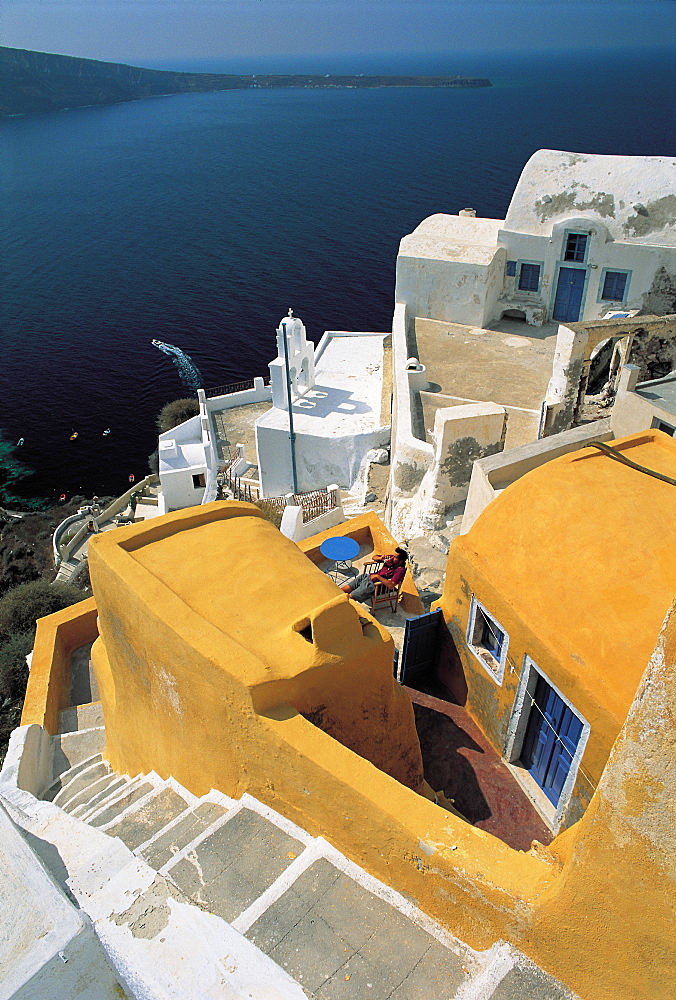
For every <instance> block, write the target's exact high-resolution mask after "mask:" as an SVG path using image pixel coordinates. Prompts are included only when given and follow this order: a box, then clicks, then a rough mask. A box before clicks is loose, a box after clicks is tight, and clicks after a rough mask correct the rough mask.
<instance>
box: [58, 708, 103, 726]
mask: <svg viewBox="0 0 676 1000" xmlns="http://www.w3.org/2000/svg"><path fill="white" fill-rule="evenodd" d="M102 726H103V708H102V706H101V702H100V701H92V702H89V703H88V704H86V705H75V706H73V707H72V708H65V709H64V710H63V712H61V713H60V714H59V730H60V732H61V733H75V732H78V731H80V730H82V729H98V728H100V727H102Z"/></svg>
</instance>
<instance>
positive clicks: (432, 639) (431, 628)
mask: <svg viewBox="0 0 676 1000" xmlns="http://www.w3.org/2000/svg"><path fill="white" fill-rule="evenodd" d="M442 621H443V618H442V614H441V608H437V610H436V611H432V612H430V614H428V615H418V616H417V617H416V618H409V619H408V621H407V622H406V629H405V631H404V645H403V648H402V651H401V658H400V660H399V663H398V667H397V680H398V681H399V683H400V684H407V683H408V681H409V680H410V679H411V678H412V677H416V676H417V675H418V674H422V673H425V672H426V671H427V670H432V669H434V667H435V666H436V662H437V654H438V651H439V626H440V624H441V622H442Z"/></svg>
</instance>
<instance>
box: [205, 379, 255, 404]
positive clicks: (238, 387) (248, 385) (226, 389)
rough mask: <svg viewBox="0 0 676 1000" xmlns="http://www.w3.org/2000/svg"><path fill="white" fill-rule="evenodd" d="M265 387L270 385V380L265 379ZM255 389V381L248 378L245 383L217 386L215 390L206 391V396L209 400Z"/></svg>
mask: <svg viewBox="0 0 676 1000" xmlns="http://www.w3.org/2000/svg"><path fill="white" fill-rule="evenodd" d="M263 385H270V378H269V376H268V377H267V378H264V379H263ZM254 388H255V379H252V378H248V379H246V380H245V381H244V382H232V383H231V384H230V385H217V386H215V387H214V388H213V389H205V390H204V395H205V396H206V397H207V399H213V398H214V396H229V395H230V393H231V392H245V391H246V390H247V389H254Z"/></svg>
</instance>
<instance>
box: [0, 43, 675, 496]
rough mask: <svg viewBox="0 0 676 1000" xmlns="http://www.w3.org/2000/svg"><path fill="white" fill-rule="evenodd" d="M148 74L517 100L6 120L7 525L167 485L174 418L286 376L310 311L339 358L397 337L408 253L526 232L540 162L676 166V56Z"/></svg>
mask: <svg viewBox="0 0 676 1000" xmlns="http://www.w3.org/2000/svg"><path fill="white" fill-rule="evenodd" d="M145 65H147V66H149V67H154V68H160V69H175V70H192V71H220V72H251V73H264V72H288V73H294V72H295V73H315V72H322V73H423V74H430V75H433V74H440V73H452V74H461V75H475V76H484V77H488V78H489V79H490V80H491V82H492V84H493V86H491V87H489V88H482V89H457V90H447V89H444V90H441V89H424V88H397V89H375V90H354V89H346V90H340V89H326V90H304V89H291V90H268V91H266V90H257V89H251V90H243V91H230V92H228V91H226V92H222V93H210V94H192V95H177V96H169V97H161V98H153V99H148V100H142V101H136V102H132V103H127V104H118V105H109V106H106V107H87V108H78V109H72V110H66V111H59V112H52V113H48V114H31V115H24V116H16V117H10V118H4V119H2V120H0V153H1V156H0V189H1V192H2V206H1V208H0V228H1V233H0V240H1V243H0V505H4V506H7V507H10V508H12V509H14V510H29V509H33V508H40V507H44V506H47V505H49V504H52V503H54V502H55V501H58V498H59V497H60V496H62V495H65V496H66V497H68V498H69V499H70V498H71V497H73V496H76V495H83V496H88V497H91V496H92V495H93V494H97V495H99V496H106V495H117V494H120V493H122V492H124V490H125V489H127V488H128V485H129V476H130V475H133V476H135V478H136V480H139V479H141V478H142V477H143V476H144V475H146V474H147V472H148V456H149V454H150V453H151V452H152V451H153V450H154V448H155V447H156V444H157V439H156V433H157V432H156V428H155V420H156V416H157V413H158V411H159V410H160V408H161V407H162V406H163V405H164V404H165V403H166V402H168V401H170V400H173V399H176V398H179V397H185V396H191V395H194V394H195V388H196V386H198V385H200V384H201V385H202V386H203V387H205V388H210V387H214V386H219V385H223V384H229V383H233V382H239V381H240V380H244V379H248V378H251V377H253V376H255V375H266V374H267V373H268V369H267V365H268V362H269V361H271V360H272V358H273V357H274V355H275V350H276V349H275V329H276V327H277V325H278V323H279V320H280V319H281V317H282V316H283V315H285V314H286V313H287V310H288V309H289V308H292V309H293V310H294V312H295V314H296V315H298V316H300V317H301V318H302V320H303V322H304V323H305V325H306V328H307V331H308V335H309V336H310V337H311V338H312V339H314V340H315V341H318V340H319V338H320V337H321V335H322V333H323V331H324V330H371V331H385V330H388V329H390V326H391V317H392V310H393V291H394V269H395V260H396V255H397V248H398V245H399V241H400V239H401V238H402V237H403V236H404V235H405V234H407V233H410V232H411V231H412V230H413V229H414V228H415V226H416V225H418V223H419V222H420V221H421V220H422V219H424V218H425V217H426V216H428V215H431V214H433V213H435V212H449V213H456V212H458V210H460V209H462V208H465V207H468V206H471V207H473V208H475V209H476V211H477V214H478V215H480V216H485V217H491V218H504V215H505V212H506V210H507V206H508V204H509V200H510V197H511V194H512V191H513V189H514V186H515V184H516V181H517V180H518V177H519V174H520V172H521V170H522V168H523V166H524V164H525V162H526V161H527V159H528V158H529V156H530V155H531V154H532V153H533V152H534V151H535V150H537V149H540V148H554V149H564V150H572V151H575V152H588V153H617V154H624V155H662V156H665V155H672V154H673V153H674V152H675V150H674V107H676V100H675V98H676V83H675V72H674V61H673V53H672V52H670V51H666V50H664V51H646V50H626V51H621V50H613V51H603V52H593V51H589V50H576V51H570V52H568V51H557V52H548V53H542V52H523V51H522V52H502V53H495V52H493V53H481V52H465V53H461V54H457V53H456V54H453V55H451V54H443V53H442V54H437V55H433V56H426V57H423V56H420V55H417V56H415V55H407V54H405V53H403V54H399V55H396V56H395V55H392V56H387V57H385V56H366V55H363V54H362V55H360V56H350V55H344V56H335V57H331V58H329V57H321V58H320V57H316V58H313V57H309V56H308V57H305V58H299V57H288V58H286V59H282V58H277V59H276V60H273V59H267V60H266V59H258V60H255V59H249V60H239V61H232V60H231V61H225V60H220V61H219V60H210V61H208V62H206V61H204V62H196V61H194V60H193V61H191V62H187V61H186V62H184V63H176V62H173V63H170V64H162V63H159V62H153V61H150V60H147V61H145ZM154 339H155V340H159V341H162V342H163V343H164V344H168V345H170V346H171V347H172V348H175V349H176V351H175V352H173V353H172V351H163V350H161V349H158V348H157V347H156V346H153V344H152V341H153V340H154ZM186 357H187V359H188V362H187V363H184V359H185V358H186ZM195 370H196V371H197V374H195ZM106 431H107V432H108V433H104V432H106ZM75 434H77V436H76V437H74V436H73V435H75ZM20 441H21V442H22V443H19V442H20Z"/></svg>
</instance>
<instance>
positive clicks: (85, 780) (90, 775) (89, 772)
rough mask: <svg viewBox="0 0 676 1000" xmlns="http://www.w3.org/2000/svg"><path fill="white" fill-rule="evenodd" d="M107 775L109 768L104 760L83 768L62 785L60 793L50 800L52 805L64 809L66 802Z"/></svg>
mask: <svg viewBox="0 0 676 1000" xmlns="http://www.w3.org/2000/svg"><path fill="white" fill-rule="evenodd" d="M109 774H110V768H109V766H108V764H107V763H106V762H105V760H99V761H97V762H96V763H94V764H90V765H89V767H85V768H83V769H82V770H81V771H79V772H78V773H77V774H76V775H74V776H73V777H71V778H70V780H69V781H67V782H66V783H65V784H64V786H63V788H62V789H61V791H60V792H58V793H57V795H55V796H54V799H53V800H52V801H53V802H54V805H55V806H60V807H61V808H62V809H64V808H65V806H66V805H67V804H68V802H70V800H71V799H72V798H73V797H75V796H77V794H78V793H79V792H81V791H85V792H86V791H87V789H88V788H89V787H90V786H91V785H92V783H93V782H95V781H98V779H99V778H104V777H107V776H108V775H109Z"/></svg>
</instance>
